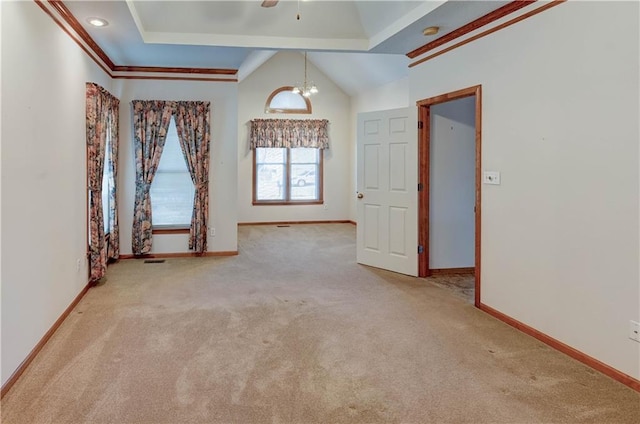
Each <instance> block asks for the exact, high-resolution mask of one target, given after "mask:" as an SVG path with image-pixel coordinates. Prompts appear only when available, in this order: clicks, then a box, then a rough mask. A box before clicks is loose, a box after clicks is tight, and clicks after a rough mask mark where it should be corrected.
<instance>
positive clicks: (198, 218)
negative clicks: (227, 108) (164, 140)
mask: <svg viewBox="0 0 640 424" xmlns="http://www.w3.org/2000/svg"><path fill="white" fill-rule="evenodd" d="M209 105H210V103H209V102H176V108H175V118H176V129H177V130H178V139H179V140H180V147H181V148H182V153H183V154H184V159H185V161H186V163H187V168H188V169H189V173H190V174H191V181H193V185H194V186H195V196H194V200H193V214H192V216H191V226H190V230H189V249H192V250H193V251H195V252H197V253H203V252H206V251H207V223H208V221H209V144H210V131H209V108H210V106H209Z"/></svg>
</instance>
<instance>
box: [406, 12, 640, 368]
mask: <svg viewBox="0 0 640 424" xmlns="http://www.w3.org/2000/svg"><path fill="white" fill-rule="evenodd" d="M603 22H609V23H613V24H612V25H608V26H607V30H606V31H594V30H593V29H594V28H599V27H600V26H601V25H602V23H603ZM638 31H639V30H638V3H637V2H616V3H613V2H573V1H571V2H567V3H563V4H560V5H559V6H556V7H554V8H552V9H550V10H548V11H545V12H543V13H541V14H539V15H536V16H534V17H531V18H529V19H526V20H524V21H522V22H520V23H518V24H515V25H513V26H511V27H508V28H506V29H503V30H501V31H499V32H497V33H494V34H492V35H490V36H487V37H484V38H482V39H480V40H477V41H474V42H472V43H469V44H467V45H465V46H463V47H461V48H458V49H456V50H453V51H451V52H449V53H447V54H445V55H442V56H439V57H437V58H435V59H433V60H430V61H427V62H425V63H423V64H421V65H419V66H416V67H414V68H411V70H410V93H411V99H412V101H415V100H419V99H424V98H429V97H432V96H435V95H439V94H442V93H447V92H450V91H454V90H457V89H461V88H465V87H469V86H472V85H476V84H482V96H483V97H482V102H483V105H482V107H483V108H482V116H483V118H482V161H483V162H482V168H483V169H484V170H495V171H501V173H502V175H501V177H502V184H501V185H499V186H487V185H483V186H482V302H483V303H484V304H486V305H488V306H491V307H493V308H495V309H497V310H499V311H501V312H503V313H505V314H507V315H509V316H511V317H513V318H515V319H517V320H519V321H521V322H523V323H525V324H527V325H529V326H531V327H533V328H535V329H537V330H539V331H541V332H543V333H545V334H547V335H549V336H551V337H554V338H556V339H558V340H560V341H562V342H564V343H566V344H568V345H569V346H572V347H574V348H576V349H578V350H580V351H582V352H584V353H586V354H587V355H590V356H592V357H594V358H596V359H598V360H600V361H602V362H604V363H606V364H608V365H610V366H612V367H614V368H616V369H618V370H620V371H622V372H624V373H626V374H628V375H631V376H632V377H635V378H640V360H639V359H640V344H638V343H636V342H634V341H632V340H630V339H628V337H627V333H628V328H629V320H631V319H634V320H637V319H638V318H639V317H640V306H639V303H638V299H639V297H640V294H639V290H640V288H639V273H638V262H639V257H640V252H639V247H638V216H639V210H638V140H639V138H640V137H639V131H638V116H639V115H640V108H639V105H638V102H639V100H638V92H639V84H638V75H639V69H638V63H639V61H638V55H639V41H638V40H639V38H640V37H639V34H638ZM453 70H455V72H453Z"/></svg>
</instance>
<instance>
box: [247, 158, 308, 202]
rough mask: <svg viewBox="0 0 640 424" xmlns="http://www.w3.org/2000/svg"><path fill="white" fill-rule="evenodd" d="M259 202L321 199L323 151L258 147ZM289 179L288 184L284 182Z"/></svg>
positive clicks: (256, 196)
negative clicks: (321, 152) (320, 170)
mask: <svg viewBox="0 0 640 424" xmlns="http://www.w3.org/2000/svg"><path fill="white" fill-rule="evenodd" d="M254 154H255V155H256V169H255V172H256V181H255V184H256V187H255V193H256V195H255V200H256V201H257V202H261V201H263V202H265V203H266V202H277V201H282V202H296V201H317V200H320V199H321V195H320V184H319V181H318V177H317V176H318V175H319V173H318V171H319V166H320V151H319V150H318V149H312V148H291V149H285V148H257V149H256V150H255V152H254ZM287 180H288V181H289V184H288V185H287V184H286V183H285V182H286V181H287Z"/></svg>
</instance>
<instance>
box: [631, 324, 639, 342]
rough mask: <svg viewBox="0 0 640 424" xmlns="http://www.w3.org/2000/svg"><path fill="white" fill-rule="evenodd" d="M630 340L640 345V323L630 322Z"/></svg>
mask: <svg viewBox="0 0 640 424" xmlns="http://www.w3.org/2000/svg"><path fill="white" fill-rule="evenodd" d="M629 338H630V339H631V340H635V341H636V342H638V343H640V322H635V321H629Z"/></svg>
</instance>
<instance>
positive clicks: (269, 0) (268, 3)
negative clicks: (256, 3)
mask: <svg viewBox="0 0 640 424" xmlns="http://www.w3.org/2000/svg"><path fill="white" fill-rule="evenodd" d="M278 1H279V0H264V1H263V2H262V5H261V6H262V7H273V6H275V5H276V4H278Z"/></svg>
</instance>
